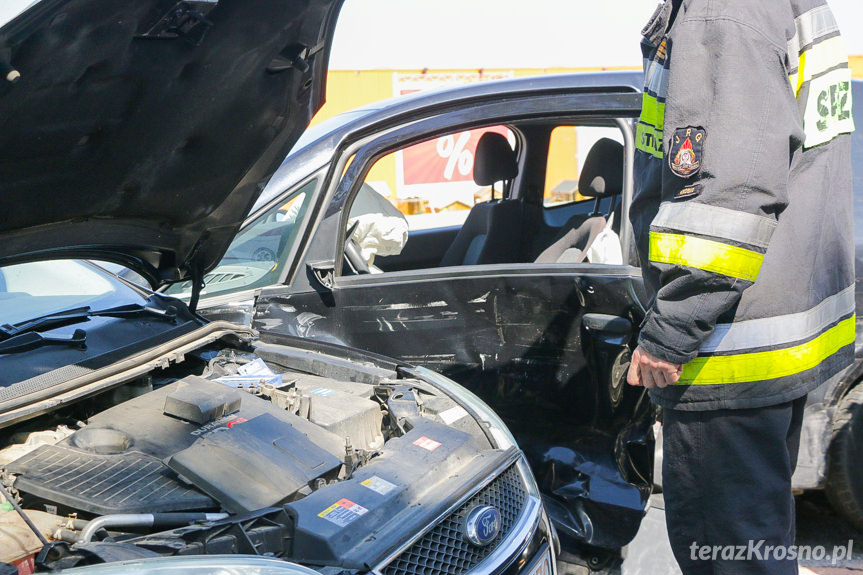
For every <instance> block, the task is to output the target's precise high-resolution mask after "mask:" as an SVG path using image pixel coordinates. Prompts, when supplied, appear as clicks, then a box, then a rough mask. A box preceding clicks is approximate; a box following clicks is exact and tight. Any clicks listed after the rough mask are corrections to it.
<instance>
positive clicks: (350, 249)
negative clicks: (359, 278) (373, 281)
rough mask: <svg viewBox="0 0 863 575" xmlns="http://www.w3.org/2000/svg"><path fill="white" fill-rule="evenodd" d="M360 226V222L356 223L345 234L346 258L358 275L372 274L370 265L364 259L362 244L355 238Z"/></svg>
mask: <svg viewBox="0 0 863 575" xmlns="http://www.w3.org/2000/svg"><path fill="white" fill-rule="evenodd" d="M359 224H360V222H359V220H357V221H355V222H354V223H353V225H352V226H351V227H350V228H348V231H347V232H346V233H345V258H346V259H347V260H348V263H349V264H350V266H351V267H352V268H353V269H354V271H355V272H356V273H357V274H370V273H372V272H371V270H370V269H369V264H367V263H366V260H365V259H363V254H362V250H361V249H360V244H358V243H357V241H356V240H355V239H354V237H353V236H354V232H356V231H357V226H358V225H359Z"/></svg>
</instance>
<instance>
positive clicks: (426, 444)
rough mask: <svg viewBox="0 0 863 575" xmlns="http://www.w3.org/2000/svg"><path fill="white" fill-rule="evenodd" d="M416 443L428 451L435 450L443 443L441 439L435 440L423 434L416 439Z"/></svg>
mask: <svg viewBox="0 0 863 575" xmlns="http://www.w3.org/2000/svg"><path fill="white" fill-rule="evenodd" d="M414 445H416V446H417V447H422V448H423V449H425V450H428V451H434V450H435V449H437V448H438V447H440V446H441V443H440V441H435V440H434V439H430V438H428V437H426V436H425V435H423V436H422V437H420V438H419V439H417V440H416V441H414Z"/></svg>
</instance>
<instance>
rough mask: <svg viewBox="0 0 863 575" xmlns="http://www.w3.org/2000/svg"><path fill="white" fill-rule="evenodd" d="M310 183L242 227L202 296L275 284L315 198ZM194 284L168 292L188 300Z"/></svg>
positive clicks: (207, 279) (209, 276)
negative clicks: (312, 199) (301, 223)
mask: <svg viewBox="0 0 863 575" xmlns="http://www.w3.org/2000/svg"><path fill="white" fill-rule="evenodd" d="M316 185H317V180H311V181H308V182H306V183H305V184H303V185H301V186H300V187H298V188H297V189H295V190H293V191H292V192H291V193H289V194H288V195H286V196H283V197H282V198H280V199H279V201H278V202H276V204H275V205H273V206H272V207H270V208H269V209H268V210H266V211H265V212H264V213H262V214H261V215H259V216H258V217H257V218H255V219H254V220H253V221H251V222H250V223H248V224H247V225H246V226H245V227H243V228H242V229H241V230H240V231H239V232H238V233H237V235H236V237H234V241H232V242H231V245H230V246H228V250H227V251H226V252H225V255H224V256H223V257H222V260H221V261H220V262H219V264H218V265H217V266H216V268H215V269H213V270H212V271H211V272H209V273H208V274H206V275H205V276H204V289H203V290H202V291H201V296H202V297H206V296H214V295H222V294H227V293H233V292H238V291H244V290H248V289H253V288H258V287H262V286H266V285H271V284H273V283H276V282H277V281H278V279H279V274H280V273H281V270H282V268H283V267H284V264H285V261H286V260H287V258H288V255H289V254H290V252H291V247H292V246H293V244H294V242H295V241H296V238H297V234H298V232H299V230H300V228H301V226H300V225H299V223H300V222H301V221H302V220H303V216H304V215H305V213H306V210H307V209H308V206H309V204H310V200H311V197H312V196H313V195H314V193H313V192H314V190H315V186H316ZM191 289H192V284H191V282H183V283H180V284H174V285H172V286H169V287H168V288H167V289H166V290H165V293H167V294H170V295H175V296H179V297H188V296H189V294H190V292H191Z"/></svg>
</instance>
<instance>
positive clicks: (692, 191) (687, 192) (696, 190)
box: [671, 184, 701, 200]
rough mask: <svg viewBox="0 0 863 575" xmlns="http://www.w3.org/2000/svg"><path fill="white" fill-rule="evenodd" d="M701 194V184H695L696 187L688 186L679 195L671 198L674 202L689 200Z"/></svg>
mask: <svg viewBox="0 0 863 575" xmlns="http://www.w3.org/2000/svg"><path fill="white" fill-rule="evenodd" d="M700 193H701V184H695V185H694V186H686V187H685V188H683V189H682V190H680V191H679V192H677V194H676V195H675V196H674V197H673V198H671V199H672V200H688V199H689V198H694V197H695V196H697V195H698V194H700Z"/></svg>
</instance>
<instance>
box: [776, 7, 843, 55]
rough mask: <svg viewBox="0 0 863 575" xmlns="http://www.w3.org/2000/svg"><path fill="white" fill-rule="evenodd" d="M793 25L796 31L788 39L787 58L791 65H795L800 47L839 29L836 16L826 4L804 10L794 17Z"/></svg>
mask: <svg viewBox="0 0 863 575" xmlns="http://www.w3.org/2000/svg"><path fill="white" fill-rule="evenodd" d="M794 25H795V27H796V28H797V31H796V32H795V33H794V37H793V38H792V39H791V40H789V41H788V58H789V60H790V61H791V63H792V66H793V67H796V62H797V57H798V56H799V55H800V48H802V47H803V46H808V45H809V44H812V43H813V42H816V41H818V40H819V39H821V38H823V37H824V36H827V35H829V34H832V33H834V32H838V31H839V25H838V24H837V23H836V18H835V17H834V16H833V12H832V11H831V10H830V7H829V6H827V5H826V4H825V5H824V6H819V7H817V8H813V9H812V10H809V11H808V12H804V13H803V14H801V15H800V16H798V17H797V18H795V19H794Z"/></svg>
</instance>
